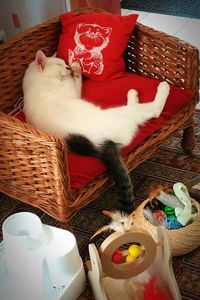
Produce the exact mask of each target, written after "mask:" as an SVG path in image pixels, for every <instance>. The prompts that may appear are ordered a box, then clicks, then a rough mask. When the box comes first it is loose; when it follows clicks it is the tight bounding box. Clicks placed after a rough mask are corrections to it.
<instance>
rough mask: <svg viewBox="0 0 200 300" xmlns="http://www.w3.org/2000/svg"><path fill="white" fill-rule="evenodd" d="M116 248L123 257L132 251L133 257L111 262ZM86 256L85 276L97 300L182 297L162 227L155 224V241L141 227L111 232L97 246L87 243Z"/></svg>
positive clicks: (168, 243)
mask: <svg viewBox="0 0 200 300" xmlns="http://www.w3.org/2000/svg"><path fill="white" fill-rule="evenodd" d="M126 246H128V250H126ZM116 249H119V250H120V251H121V254H122V256H124V257H125V256H126V257H127V253H129V254H132V255H133V257H134V259H133V261H128V262H127V261H126V260H124V259H122V260H121V261H120V262H119V261H118V262H117V263H116V262H114V261H113V259H112V258H113V253H115V251H116ZM129 254H128V255H129ZM89 256H90V260H89V261H87V263H86V265H87V267H88V278H89V281H90V284H91V287H92V290H93V293H94V296H95V299H96V300H108V299H109V300H114V299H123V300H134V299H135V300H136V299H137V300H148V299H155V300H180V299H181V297H180V292H179V289H178V286H177V283H176V280H175V277H174V274H173V269H172V267H171V249H170V242H169V239H168V236H167V232H166V229H165V228H164V227H161V226H158V243H156V242H155V241H154V239H153V238H152V237H151V235H150V234H149V233H147V232H145V231H144V230H137V229H136V230H132V231H127V232H125V233H120V232H114V233H112V234H111V235H109V236H108V237H107V238H106V239H105V240H104V241H103V243H102V244H101V245H100V247H99V248H98V249H97V248H96V246H95V244H94V243H90V244H89Z"/></svg>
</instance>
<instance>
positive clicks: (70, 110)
mask: <svg viewBox="0 0 200 300" xmlns="http://www.w3.org/2000/svg"><path fill="white" fill-rule="evenodd" d="M40 54H41V53H40ZM71 67H72V70H73V72H74V73H75V72H79V71H80V70H79V65H78V63H74V64H73V65H72V66H71ZM70 74H71V71H70V70H67V69H66V66H65V63H64V61H63V60H61V59H59V58H56V57H49V58H47V57H45V56H44V54H43V58H42V63H40V62H39V63H38V60H37V57H36V60H35V61H34V62H32V63H31V64H30V65H29V67H28V69H27V70H26V72H25V76H24V80H23V91H24V113H25V115H26V118H27V121H28V122H30V123H31V124H33V125H34V126H35V127H37V128H40V129H43V130H45V131H47V132H49V133H51V134H53V135H55V136H58V137H59V138H66V137H67V136H68V135H69V134H74V133H75V134H80V135H83V136H85V137H87V138H88V139H89V140H90V141H92V142H93V143H94V144H95V145H96V146H97V147H98V145H100V144H102V143H103V142H104V141H105V140H112V141H113V142H115V143H119V144H121V145H122V146H125V145H128V144H129V143H130V142H131V140H132V138H133V136H134V135H135V134H136V131H137V129H138V126H139V125H141V124H143V123H144V122H146V121H147V120H148V119H151V118H153V117H159V115H160V113H161V112H162V110H163V107H164V105H165V102H166V99H167V97H168V94H169V89H170V88H169V85H168V83H167V82H162V83H160V85H159V86H158V91H157V94H156V97H155V99H154V101H153V102H150V103H146V104H140V103H138V96H137V92H136V91H135V90H130V91H129V92H128V101H127V105H126V106H121V107H116V108H108V109H101V108H100V107H98V106H96V105H94V104H92V103H89V102H87V101H86V100H83V99H81V98H80V94H81V76H74V77H72V76H71V75H70Z"/></svg>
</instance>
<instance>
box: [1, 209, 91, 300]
mask: <svg viewBox="0 0 200 300" xmlns="http://www.w3.org/2000/svg"><path fill="white" fill-rule="evenodd" d="M0 278H1V281H0V295H1V297H2V299H4V300H11V299H20V300H27V299H29V300H53V299H56V300H75V299H77V298H78V297H79V295H80V294H81V293H82V292H83V290H84V288H85V281H86V279H85V272H84V267H83V262H82V259H81V257H80V255H79V251H78V247H77V243H76V239H75V237H74V235H73V234H72V233H71V232H69V231H67V230H63V229H59V228H56V227H53V226H49V225H45V224H42V223H41V221H40V219H39V218H38V217H37V216H36V215H35V214H32V213H27V212H22V213H17V214H14V215H11V216H10V217H8V218H7V219H6V220H5V221H4V223H3V242H2V243H1V244H0Z"/></svg>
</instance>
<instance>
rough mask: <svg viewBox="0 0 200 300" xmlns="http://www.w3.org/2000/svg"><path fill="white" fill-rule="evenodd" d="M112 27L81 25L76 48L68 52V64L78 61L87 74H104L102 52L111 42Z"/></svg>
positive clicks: (78, 30) (75, 37) (77, 30)
mask: <svg viewBox="0 0 200 300" xmlns="http://www.w3.org/2000/svg"><path fill="white" fill-rule="evenodd" d="M111 31H112V28H111V27H101V26H99V25H97V24H83V23H80V24H78V25H77V27H76V32H75V35H74V40H75V43H76V47H75V48H74V50H71V49H69V50H68V62H69V64H70V65H71V64H72V63H73V62H75V61H78V62H79V63H80V65H81V66H82V72H83V73H85V74H87V73H88V74H97V75H99V74H102V72H103V69H104V63H103V55H102V53H101V52H102V50H103V49H104V48H106V47H107V46H108V44H109V41H110V39H109V38H110V34H111Z"/></svg>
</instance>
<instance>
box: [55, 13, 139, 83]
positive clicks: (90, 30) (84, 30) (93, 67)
mask: <svg viewBox="0 0 200 300" xmlns="http://www.w3.org/2000/svg"><path fill="white" fill-rule="evenodd" d="M137 17H138V15H137V14H131V15H128V16H119V15H114V14H110V13H85V14H81V15H74V14H73V13H65V14H63V15H62V16H61V22H62V34H61V36H60V39H59V44H58V48H57V56H58V57H60V58H63V59H64V60H65V61H66V62H67V63H68V64H71V63H72V62H73V61H79V62H80V64H81V66H82V73H83V74H84V75H85V76H87V77H88V78H91V79H95V80H107V79H114V78H118V77H121V76H122V75H124V72H125V63H124V59H123V56H122V55H123V53H124V51H125V49H126V47H127V44H128V40H129V37H130V35H131V33H132V31H133V29H134V26H135V23H136V20H137Z"/></svg>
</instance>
